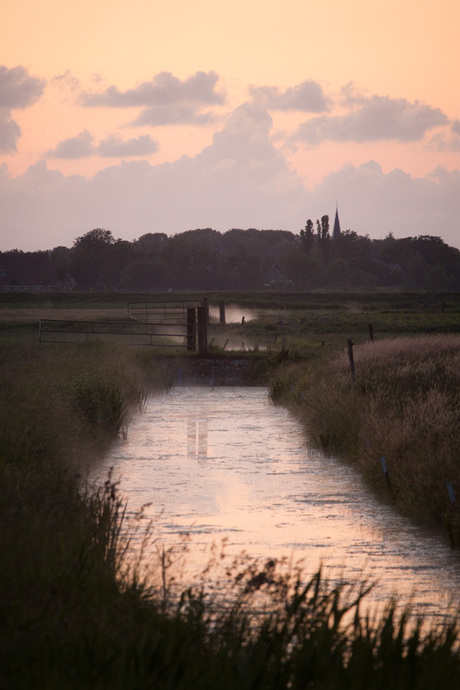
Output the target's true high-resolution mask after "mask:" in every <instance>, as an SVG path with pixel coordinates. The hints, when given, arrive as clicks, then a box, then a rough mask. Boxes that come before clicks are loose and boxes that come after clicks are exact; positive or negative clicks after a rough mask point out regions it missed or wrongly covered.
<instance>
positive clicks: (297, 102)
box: [249, 79, 329, 113]
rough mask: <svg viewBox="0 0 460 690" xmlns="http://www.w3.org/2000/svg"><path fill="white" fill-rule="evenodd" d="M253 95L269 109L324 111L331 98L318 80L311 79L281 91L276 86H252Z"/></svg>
mask: <svg viewBox="0 0 460 690" xmlns="http://www.w3.org/2000/svg"><path fill="white" fill-rule="evenodd" d="M249 90H250V93H251V96H252V97H253V98H254V99H255V100H256V101H259V102H261V103H263V104H264V105H265V106H266V107H267V108H268V109H269V110H299V111H303V112H310V113H322V112H324V111H326V110H328V109H329V100H328V99H327V98H326V96H325V95H324V92H323V89H322V87H321V85H320V84H318V82H316V81H313V80H311V79H307V80H306V81H304V82H302V83H301V84H298V85H297V86H294V87H292V88H289V89H286V91H281V90H280V89H279V88H278V87H276V86H251V87H250V89H249Z"/></svg>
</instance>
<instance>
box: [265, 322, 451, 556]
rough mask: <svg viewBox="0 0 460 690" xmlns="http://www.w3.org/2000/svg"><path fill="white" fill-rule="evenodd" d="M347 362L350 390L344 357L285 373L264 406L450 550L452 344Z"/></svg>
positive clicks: (364, 351)
mask: <svg viewBox="0 0 460 690" xmlns="http://www.w3.org/2000/svg"><path fill="white" fill-rule="evenodd" d="M353 355H354V364H355V380H354V381H353V380H352V377H351V367H350V360H349V356H348V351H347V348H344V349H343V351H342V352H341V353H340V354H339V355H336V356H334V357H328V358H324V359H321V360H317V361H316V362H315V365H314V366H312V365H307V364H297V365H292V366H286V367H285V368H284V370H283V371H282V372H278V375H277V377H276V379H275V380H274V381H273V382H272V388H271V394H272V397H273V399H274V400H276V401H278V402H282V403H283V404H286V405H289V406H291V407H292V408H293V409H294V410H295V412H296V414H298V415H299V416H300V418H301V419H302V420H303V421H304V423H305V425H306V428H307V430H308V434H309V436H310V438H311V439H312V440H313V442H314V443H316V445H317V446H318V447H320V448H321V449H323V450H324V452H325V453H331V454H333V455H336V456H341V457H342V458H344V459H346V460H348V461H350V462H352V463H353V464H354V466H355V467H356V468H357V469H358V470H359V471H360V472H361V473H362V474H363V475H364V476H365V477H366V479H367V480H368V482H369V483H370V485H371V486H372V487H373V488H374V489H375V490H376V491H377V492H378V493H379V494H380V496H382V497H384V498H385V499H387V500H390V501H391V502H393V503H394V505H395V506H396V507H397V508H398V509H399V510H400V511H401V512H403V513H405V514H406V515H408V516H410V517H411V518H413V519H415V520H417V521H419V522H422V523H425V524H426V525H428V526H432V527H436V528H437V529H442V530H444V532H445V533H446V535H447V536H448V538H449V539H450V541H451V543H452V544H453V545H456V546H458V545H459V543H460V461H459V456H458V448H459V446H460V418H459V410H460V335H454V334H452V335H435V336H428V335H425V336H417V337H412V338H408V337H406V338H394V339H385V340H381V341H376V342H373V343H372V342H368V343H365V344H361V345H359V346H357V347H354V351H353ZM382 458H384V460H382ZM448 485H449V486H448ZM449 487H450V488H451V489H452V490H453V493H452V491H449Z"/></svg>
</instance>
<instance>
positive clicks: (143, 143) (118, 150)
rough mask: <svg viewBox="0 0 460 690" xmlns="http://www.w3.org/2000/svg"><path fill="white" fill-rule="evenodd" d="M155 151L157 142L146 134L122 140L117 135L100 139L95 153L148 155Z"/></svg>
mask: <svg viewBox="0 0 460 690" xmlns="http://www.w3.org/2000/svg"><path fill="white" fill-rule="evenodd" d="M157 151H158V143H157V142H156V141H154V140H153V139H152V138H151V137H150V136H149V135H148V134H144V135H141V136H139V137H136V138H135V139H127V140H123V139H122V138H121V137H119V136H110V137H107V139H104V140H103V141H101V142H100V144H99V146H98V147H97V153H98V154H99V155H100V156H105V157H117V156H118V157H120V158H128V157H131V156H149V155H150V154H152V153H156V152H157Z"/></svg>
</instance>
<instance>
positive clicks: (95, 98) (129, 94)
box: [80, 71, 224, 127]
mask: <svg viewBox="0 0 460 690" xmlns="http://www.w3.org/2000/svg"><path fill="white" fill-rule="evenodd" d="M218 81H219V75H218V74H216V72H212V71H211V72H196V73H195V74H193V75H192V76H191V77H188V78H187V79H184V80H180V79H178V78H177V77H175V76H174V75H172V74H171V72H160V73H159V74H157V75H156V76H154V77H153V79H152V80H151V81H144V82H142V83H141V84H139V85H138V86H136V87H135V88H134V89H128V90H126V91H120V90H119V89H118V88H117V87H116V86H110V87H109V88H108V89H106V90H105V91H103V92H102V93H85V94H83V95H82V96H81V99H80V100H81V103H82V105H84V106H86V107H100V106H104V107H108V108H132V107H142V108H143V110H142V111H141V112H140V114H139V115H138V116H137V117H136V118H135V119H134V120H133V121H132V122H131V123H130V125H132V126H138V125H149V126H151V127H159V126H162V125H184V124H188V125H197V126H200V127H202V126H206V125H209V124H211V123H212V122H214V116H213V115H212V114H211V113H210V112H204V113H203V112H201V109H202V108H203V107H206V106H213V105H221V104H222V103H223V102H224V96H223V95H222V94H220V93H217V91H216V85H217V82H218Z"/></svg>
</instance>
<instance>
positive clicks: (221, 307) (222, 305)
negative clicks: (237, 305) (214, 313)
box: [219, 302, 225, 323]
mask: <svg viewBox="0 0 460 690" xmlns="http://www.w3.org/2000/svg"><path fill="white" fill-rule="evenodd" d="M219 321H220V323H225V302H219Z"/></svg>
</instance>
